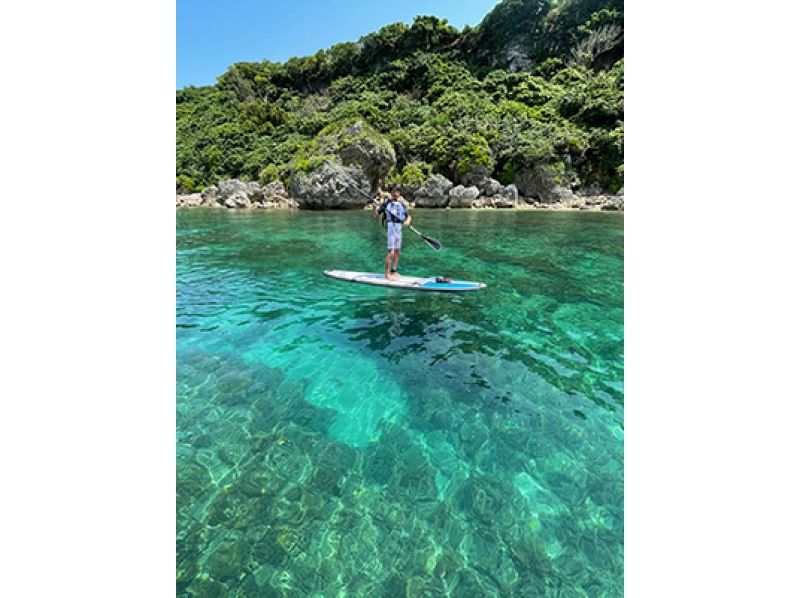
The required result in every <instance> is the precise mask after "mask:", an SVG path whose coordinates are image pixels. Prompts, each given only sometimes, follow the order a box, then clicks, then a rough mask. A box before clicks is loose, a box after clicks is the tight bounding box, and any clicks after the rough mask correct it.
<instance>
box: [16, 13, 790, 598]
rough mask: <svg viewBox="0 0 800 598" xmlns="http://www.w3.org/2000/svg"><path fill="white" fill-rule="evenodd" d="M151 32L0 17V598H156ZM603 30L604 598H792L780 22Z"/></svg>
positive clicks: (162, 458) (167, 416) (783, 30)
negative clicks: (613, 156)
mask: <svg viewBox="0 0 800 598" xmlns="http://www.w3.org/2000/svg"><path fill="white" fill-rule="evenodd" d="M787 7H788V8H787ZM174 8H175V7H174V4H170V3H169V2H166V3H165V2H163V1H156V0H144V1H140V2H137V3H124V4H123V3H116V2H108V1H99V0H98V1H73V2H68V3H65V2H31V3H26V4H23V3H16V4H14V5H13V6H10V5H8V3H6V4H5V5H4V6H3V8H2V9H0V10H1V11H2V14H1V15H0V18H1V19H2V22H3V23H4V25H5V27H4V34H3V36H0V52H2V54H1V55H2V56H3V62H2V65H3V66H2V78H3V92H2V96H1V97H2V106H1V107H0V114H1V115H2V143H3V147H4V149H5V151H4V152H3V162H2V165H3V166H2V172H3V175H4V176H3V183H4V185H3V198H2V199H3V203H4V209H3V212H2V225H3V226H2V229H3V233H2V235H0V243H2V265H3V273H4V277H3V278H4V283H5V284H4V285H3V288H4V291H3V293H2V297H3V299H4V301H3V309H2V313H3V322H2V345H0V346H2V351H3V361H2V364H3V368H2V396H3V413H2V417H1V418H0V421H1V422H2V424H0V425H1V426H2V428H1V430H2V434H0V443H2V445H1V446H0V448H1V449H2V463H3V469H2V474H3V481H2V486H3V492H2V496H3V501H2V503H3V513H4V515H5V517H4V528H3V532H2V544H3V552H4V553H5V555H6V556H5V559H4V563H3V569H4V575H3V576H2V578H0V580H1V581H0V583H1V584H2V587H0V594H2V595H4V596H25V595H37V596H39V595H55V596H61V595H65V594H68V593H69V594H72V593H80V595H83V596H109V595H113V596H162V595H163V596H169V595H172V594H173V593H174V577H173V575H174V554H175V553H174V546H175V544H174V542H175V515H174V497H175V495H174V479H175V476H174V474H175V470H174V468H175V465H174V463H175V448H174V447H175V436H174V424H175V414H174V396H175V368H174V358H175V357H174V351H175V332H174V317H175V312H174V307H175V304H174V301H175V283H174V275H175V228H174V227H175V214H174V208H173V203H172V202H173V198H172V193H173V185H174V161H175V143H174V135H175V126H174V115H175V113H174V109H175V104H174V102H175V96H174V91H175V85H174V81H175V11H174ZM626 9H627V10H626V17H627V18H626V79H627V89H626V133H627V135H626V165H625V166H626V168H625V171H626V192H627V193H626V196H627V197H626V199H627V202H626V207H627V212H626V215H625V219H626V223H625V224H626V247H625V249H626V258H625V261H626V264H625V272H626V274H625V287H626V298H625V304H626V312H625V317H626V399H627V406H626V447H625V448H626V450H625V475H626V505H625V512H626V523H625V525H626V591H627V593H628V595H629V596H635V597H637V596H647V597H651V596H669V597H673V596H778V595H780V596H784V595H790V594H791V593H792V592H795V591H796V589H797V584H796V580H795V575H794V567H793V566H794V565H795V561H796V557H797V548H796V545H797V544H796V541H797V537H798V535H799V534H798V532H800V530H799V529H798V523H797V517H796V515H795V510H796V509H797V505H798V504H799V503H800V497H799V496H798V490H797V477H798V476H797V471H798V466H797V464H796V461H797V455H798V454H799V452H800V451H798V446H797V444H798V443H797V437H798V432H797V430H796V428H797V427H798V408H797V401H798V400H800V393H799V392H798V388H797V385H796V383H795V377H796V376H795V372H796V371H797V370H798V357H799V356H798V350H797V339H798V332H799V330H798V305H800V301H798V299H800V297H798V290H797V288H798V286H797V279H798V264H797V261H798V254H799V253H800V252H798V241H797V239H798V237H799V235H798V232H797V228H798V226H799V223H798V209H797V202H798V201H800V196H798V193H797V188H798V184H797V182H796V180H795V178H796V176H795V173H796V172H797V161H798V150H797V147H798V139H800V135H798V133H799V132H800V131H798V120H797V112H798V107H797V106H798V97H797V95H796V92H795V88H796V80H797V65H796V45H795V42H794V40H795V38H796V35H795V31H794V29H793V27H794V24H795V23H796V22H797V19H796V17H797V8H796V7H795V5H792V4H788V3H777V2H772V3H769V2H762V3H758V4H752V3H736V2H724V3H723V2H716V3H712V2H703V3H700V2H685V1H684V2H680V1H678V2H670V3H653V2H628V3H627V6H626ZM790 13H793V14H790Z"/></svg>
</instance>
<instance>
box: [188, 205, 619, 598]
mask: <svg viewBox="0 0 800 598" xmlns="http://www.w3.org/2000/svg"><path fill="white" fill-rule="evenodd" d="M415 224H417V225H418V228H419V229H421V230H422V231H423V232H424V233H426V234H428V235H431V236H433V237H436V238H438V239H439V240H441V241H442V243H443V244H444V249H443V251H441V252H440V253H435V252H433V251H431V250H430V249H429V248H428V247H427V246H426V245H425V244H424V243H422V242H421V241H420V240H419V239H418V238H415V237H414V236H413V235H412V234H411V233H410V232H406V234H405V247H404V251H403V255H402V258H401V262H400V272H401V273H404V274H410V275H437V274H444V275H449V276H451V277H452V278H465V279H470V280H480V281H483V282H486V283H487V284H488V288H487V289H485V290H482V291H479V292H474V293H465V294H455V295H451V294H439V293H420V292H411V291H399V290H393V289H385V288H373V287H367V286H364V285H357V284H350V283H346V282H341V281H336V280H332V279H329V278H327V277H325V276H323V274H322V272H323V270H325V269H328V268H339V269H348V270H366V271H379V270H381V269H382V267H383V266H382V264H383V257H384V250H383V247H384V246H385V245H384V238H383V233H382V231H381V229H380V227H379V226H377V225H376V224H375V223H374V221H373V220H372V219H371V218H369V217H368V215H367V214H366V213H362V212H302V211H301V212H291V213H290V212H278V211H275V212H266V211H265V212H258V211H257V212H232V211H225V210H204V209H188V210H178V212H177V593H178V595H180V596H326V597H327V596H389V597H394V596H463V597H476V596H591V597H596V596H621V595H622V579H623V575H622V573H623V458H622V456H623V216H622V215H620V214H605V213H580V212H568V213H549V212H511V211H509V212H502V211H482V212H476V211H449V210H447V211H422V210H418V211H417V213H416V221H415Z"/></svg>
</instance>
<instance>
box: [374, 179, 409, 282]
mask: <svg viewBox="0 0 800 598" xmlns="http://www.w3.org/2000/svg"><path fill="white" fill-rule="evenodd" d="M408 208H409V205H408V202H407V201H406V200H405V199H403V196H401V195H400V188H399V187H393V188H392V195H391V197H390V198H389V199H387V200H385V201H384V202H383V203H381V204H380V205H378V204H373V212H374V214H375V216H376V217H377V216H378V215H381V216H383V218H384V220H385V222H386V239H387V248H388V249H389V253H387V254H386V263H385V264H384V275H385V277H386V280H397V278H398V277H399V275H398V274H397V262H398V261H400V248H401V247H402V245H403V227H404V226H408V225H409V224H411V214H409V213H408Z"/></svg>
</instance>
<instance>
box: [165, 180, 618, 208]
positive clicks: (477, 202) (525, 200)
mask: <svg viewBox="0 0 800 598" xmlns="http://www.w3.org/2000/svg"><path fill="white" fill-rule="evenodd" d="M431 178H432V179H434V180H431V179H429V180H428V182H427V183H426V185H424V186H422V187H421V188H419V189H417V190H416V191H412V192H411V193H409V190H404V194H405V196H406V198H407V199H408V200H409V202H410V204H411V206H412V207H415V208H425V209H452V208H455V209H473V210H483V209H510V210H514V209H517V210H523V209H527V210H551V211H552V210H556V211H557V210H589V211H592V210H593V211H619V212H621V211H624V201H625V198H624V195H623V194H622V193H618V194H615V195H612V194H605V193H597V192H593V190H588V191H583V190H579V191H578V192H577V193H572V192H567V193H560V194H558V195H557V196H555V197H550V198H547V199H548V200H549V201H548V200H543V199H544V198H542V197H526V196H521V195H519V192H518V191H517V189H516V186H515V185H507V186H505V187H503V186H502V185H500V184H499V183H497V182H496V181H493V180H492V179H490V181H492V182H493V183H496V185H495V189H492V188H491V187H490V188H489V189H484V190H483V192H482V190H481V189H479V188H478V187H477V186H470V187H464V186H463V185H457V186H453V184H452V183H451V182H450V181H447V179H445V178H444V177H442V176H441V175H433V177H431ZM438 179H443V180H438ZM445 181H446V183H445ZM447 183H449V186H448V184H447ZM325 187H329V188H327V189H326V190H325V192H327V193H329V194H330V195H325V194H324V193H310V194H309V193H302V192H301V193H299V194H297V195H295V196H291V195H290V194H289V192H288V191H287V189H286V187H285V186H284V184H283V183H281V182H280V181H275V182H272V183H269V184H267V185H260V184H259V183H256V182H245V181H239V180H237V179H231V180H227V181H222V182H220V183H219V184H218V185H212V186H210V187H206V188H205V189H203V191H201V192H200V193H190V194H180V193H178V194H176V196H175V206H176V207H209V208H226V209H309V210H314V209H316V210H325V209H361V208H364V207H365V206H366V203H367V201H366V200H365V198H364V196H363V195H361V194H360V193H358V192H354V190H355V188H352V187H350V188H348V186H346V185H345V186H338V187H337V185H336V184H330V185H325ZM365 187H367V186H366V185H365ZM497 187H499V189H498V188H497ZM358 188H359V189H360V188H361V186H359V187H358ZM367 189H368V187H367V188H365V189H363V191H364V192H367ZM487 191H488V192H489V193H488V194H487ZM381 195H383V196H388V193H386V192H385V191H383V192H381Z"/></svg>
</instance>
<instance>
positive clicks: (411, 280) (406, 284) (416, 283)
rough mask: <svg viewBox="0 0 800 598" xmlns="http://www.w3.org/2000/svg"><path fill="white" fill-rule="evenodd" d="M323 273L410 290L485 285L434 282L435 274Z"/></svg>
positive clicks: (473, 288)
mask: <svg viewBox="0 0 800 598" xmlns="http://www.w3.org/2000/svg"><path fill="white" fill-rule="evenodd" d="M325 274H326V275H327V276H330V277H331V278H337V279H339V280H346V281H348V282H358V283H361V284H371V285H374V286H378V287H390V288H393V289H408V290H412V291H450V292H453V291H477V290H479V289H485V288H486V285H485V284H484V283H482V282H473V281H471V280H453V281H452V282H436V277H435V276H428V277H425V276H403V275H402V274H401V275H400V276H398V277H397V280H386V278H385V277H384V275H383V274H382V273H381V274H375V273H371V272H350V271H348V270H325Z"/></svg>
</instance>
